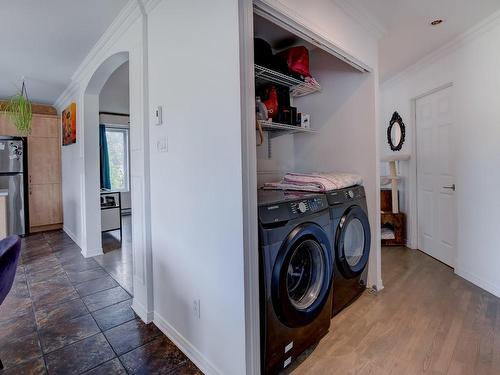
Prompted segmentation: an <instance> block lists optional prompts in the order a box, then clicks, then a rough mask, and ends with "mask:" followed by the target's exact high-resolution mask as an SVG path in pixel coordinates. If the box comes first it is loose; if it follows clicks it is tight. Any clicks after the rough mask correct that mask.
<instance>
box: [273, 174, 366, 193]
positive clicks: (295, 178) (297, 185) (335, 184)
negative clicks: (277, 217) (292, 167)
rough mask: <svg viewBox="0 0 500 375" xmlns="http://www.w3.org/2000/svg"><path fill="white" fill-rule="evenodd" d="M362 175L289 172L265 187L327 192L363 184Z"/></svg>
mask: <svg viewBox="0 0 500 375" xmlns="http://www.w3.org/2000/svg"><path fill="white" fill-rule="evenodd" d="M362 183H363V179H362V178H361V176H359V175H356V174H352V173H287V174H286V175H285V177H283V179H282V180H281V181H280V182H270V183H266V184H265V185H264V189H276V190H301V191H313V192H325V191H330V190H337V189H343V188H346V187H349V186H354V185H361V184H362Z"/></svg>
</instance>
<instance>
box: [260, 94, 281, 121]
mask: <svg viewBox="0 0 500 375" xmlns="http://www.w3.org/2000/svg"><path fill="white" fill-rule="evenodd" d="M262 102H263V103H264V105H265V106H266V108H267V115H268V116H269V117H270V118H272V119H276V118H278V112H279V111H278V107H279V103H278V90H276V87H274V86H269V87H268V88H267V90H266V100H263V101H262Z"/></svg>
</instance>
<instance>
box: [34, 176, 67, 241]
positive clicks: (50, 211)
mask: <svg viewBox="0 0 500 375" xmlns="http://www.w3.org/2000/svg"><path fill="white" fill-rule="evenodd" d="M29 197H30V202H29V204H30V228H31V231H32V232H38V231H41V230H45V229H49V228H51V227H55V226H57V225H60V224H61V223H62V210H61V204H60V202H61V184H32V185H30V187H29ZM56 202H58V203H57V204H56Z"/></svg>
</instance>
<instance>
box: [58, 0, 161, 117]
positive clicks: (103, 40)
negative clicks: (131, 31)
mask: <svg viewBox="0 0 500 375" xmlns="http://www.w3.org/2000/svg"><path fill="white" fill-rule="evenodd" d="M154 2H157V1H156V0H147V3H145V5H144V6H147V5H148V4H150V3H154ZM141 16H142V12H141V7H140V5H139V4H138V2H137V0H129V1H128V2H127V4H126V5H125V6H124V7H123V9H122V10H121V11H120V13H118V16H116V18H115V19H114V20H113V22H112V23H111V24H110V26H109V27H108V28H107V29H106V31H105V32H104V34H103V35H102V36H101V37H100V38H99V40H98V41H97V42H96V44H95V45H94V46H93V47H92V49H91V50H90V52H89V53H88V54H87V56H86V57H85V58H84V59H83V61H82V63H81V64H80V65H79V66H78V68H77V69H76V71H75V72H74V73H73V75H72V76H71V81H70V83H69V85H68V86H67V87H66V89H65V90H64V91H63V92H62V93H61V95H59V97H58V98H57V99H56V101H55V102H54V106H55V107H56V108H57V109H58V110H59V109H60V108H62V107H63V106H64V105H65V104H66V100H67V98H68V97H71V95H72V94H73V93H74V92H76V90H77V89H78V87H79V85H80V81H81V80H82V78H83V77H86V76H87V75H88V74H89V71H90V70H92V69H93V67H94V64H93V63H95V61H96V59H97V57H98V56H99V53H101V52H102V51H103V50H106V47H107V46H109V45H112V44H113V42H114V41H115V40H116V39H118V38H119V37H120V36H121V35H122V34H123V33H124V32H125V31H126V30H127V29H128V28H129V27H130V26H131V25H132V24H133V23H134V22H135V21H136V20H137V19H138V18H140V17H141Z"/></svg>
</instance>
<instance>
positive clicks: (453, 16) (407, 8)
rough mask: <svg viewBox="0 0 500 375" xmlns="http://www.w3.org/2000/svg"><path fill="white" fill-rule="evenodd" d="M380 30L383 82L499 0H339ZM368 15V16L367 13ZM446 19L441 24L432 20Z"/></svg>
mask: <svg viewBox="0 0 500 375" xmlns="http://www.w3.org/2000/svg"><path fill="white" fill-rule="evenodd" d="M337 3H338V4H339V5H340V6H343V7H344V8H348V9H347V11H348V12H349V13H353V12H354V13H357V16H358V20H361V19H362V18H360V17H359V16H360V15H361V16H364V18H363V19H364V20H365V21H364V22H365V23H367V24H368V23H370V26H371V28H372V29H374V26H375V28H376V29H377V30H378V31H380V35H381V37H380V39H379V69H380V81H381V82H383V81H385V80H387V79H389V78H391V77H392V76H394V75H396V74H397V73H399V72H400V71H402V70H404V69H405V68H407V67H408V66H410V65H412V64H413V63H415V62H417V61H418V60H420V59H421V58H423V57H424V56H426V55H427V54H429V53H431V52H432V51H434V50H436V49H438V48H439V47H441V46H443V45H444V44H446V43H447V42H449V41H451V40H452V39H454V38H455V37H457V36H458V35H460V34H461V33H463V32H465V31H466V30H467V29H469V28H471V27H472V26H474V25H476V24H477V23H479V22H480V21H482V20H483V19H485V18H487V17H488V16H490V15H491V14H492V13H494V12H495V11H497V10H499V9H500V1H499V0H474V1H471V0H338V1H337ZM367 16H368V17H367ZM439 18H441V19H443V20H444V22H443V23H442V24H441V25H438V26H430V25H429V22H430V21H432V20H435V19H439Z"/></svg>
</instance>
